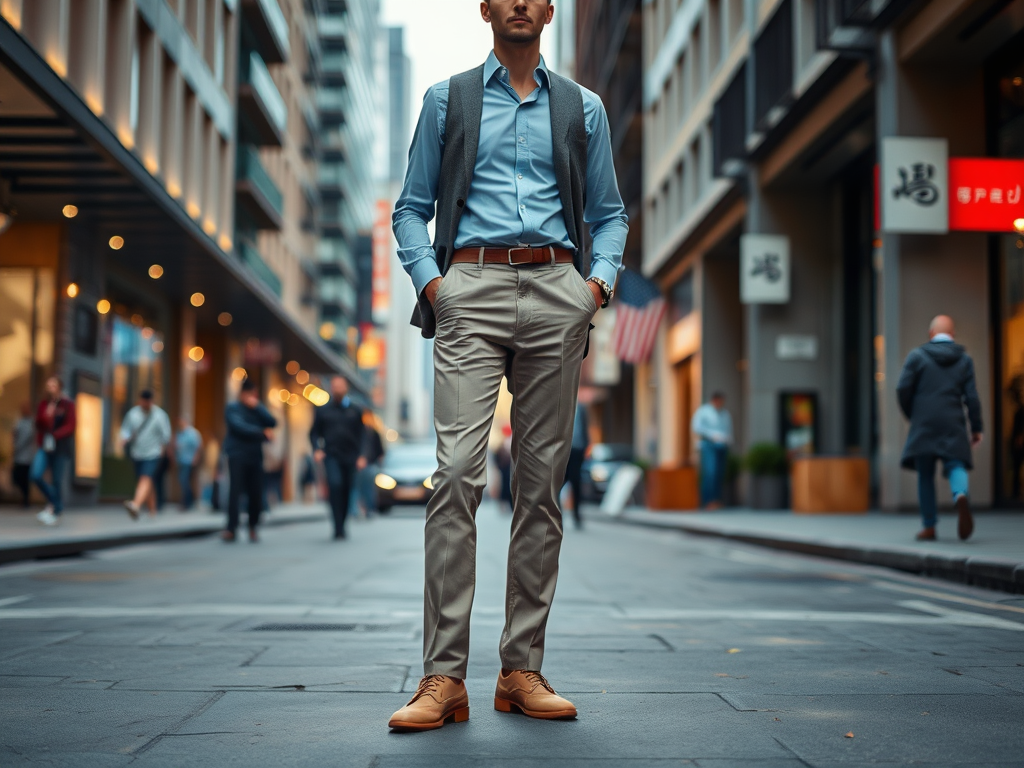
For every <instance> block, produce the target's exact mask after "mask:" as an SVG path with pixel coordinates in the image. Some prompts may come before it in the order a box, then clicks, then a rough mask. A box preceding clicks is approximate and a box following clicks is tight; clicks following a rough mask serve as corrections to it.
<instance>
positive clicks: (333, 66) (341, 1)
mask: <svg viewBox="0 0 1024 768" xmlns="http://www.w3.org/2000/svg"><path fill="white" fill-rule="evenodd" d="M377 6H378V2H377V0H324V2H323V10H324V12H323V14H322V15H320V16H319V17H318V25H317V30H318V33H319V38H320V47H321V50H322V60H321V65H320V69H321V75H320V81H319V86H318V88H317V106H318V108H319V119H320V163H319V171H318V180H319V196H320V209H319V219H318V228H319V232H320V242H319V246H318V251H317V264H318V268H319V271H318V275H317V281H316V282H317V291H316V295H317V299H318V305H319V313H320V316H319V322H318V325H319V332H320V336H321V337H322V338H324V339H325V340H326V341H327V343H328V344H329V345H331V346H332V347H333V348H334V349H336V350H338V351H339V352H344V353H345V354H347V355H349V356H350V357H351V358H352V359H355V356H356V351H357V350H358V346H359V325H358V291H357V286H359V285H360V281H359V275H360V269H361V268H362V271H363V272H364V273H365V271H366V267H367V261H368V259H369V258H370V253H369V245H368V241H369V236H370V230H371V227H372V223H373V200H374V186H373V180H374V169H373V167H372V152H373V142H374V124H375V115H376V111H377V103H376V94H375V93H374V90H373V76H374V58H375V55H376V42H375V41H376V39H377V16H378V13H377ZM361 264H362V267H361V266H360V265H361Z"/></svg>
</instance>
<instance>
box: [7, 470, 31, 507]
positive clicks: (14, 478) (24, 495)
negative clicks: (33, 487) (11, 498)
mask: <svg viewBox="0 0 1024 768" xmlns="http://www.w3.org/2000/svg"><path fill="white" fill-rule="evenodd" d="M31 467H32V465H31V464H15V465H14V467H13V469H11V482H12V483H13V484H14V487H15V488H17V489H18V492H19V493H20V494H21V506H23V507H27V506H28V492H29V487H30V486H29V480H28V475H29V472H28V471H29V469H31Z"/></svg>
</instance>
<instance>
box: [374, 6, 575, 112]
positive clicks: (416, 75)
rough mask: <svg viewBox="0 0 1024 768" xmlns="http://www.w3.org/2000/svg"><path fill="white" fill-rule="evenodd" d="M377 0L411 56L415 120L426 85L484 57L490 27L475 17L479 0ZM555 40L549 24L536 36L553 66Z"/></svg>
mask: <svg viewBox="0 0 1024 768" xmlns="http://www.w3.org/2000/svg"><path fill="white" fill-rule="evenodd" d="M381 5H382V8H381V19H382V21H383V23H384V24H385V25H387V26H389V27H393V26H401V27H405V51H406V53H407V54H408V56H409V58H410V59H411V60H412V102H413V103H412V106H411V107H410V109H411V110H412V111H411V115H410V120H411V123H412V125H415V124H416V119H417V117H419V113H420V104H421V103H422V101H423V94H424V93H425V92H426V90H427V88H429V87H430V86H431V85H433V84H434V83H437V82H440V81H441V80H444V79H445V78H447V77H449V76H450V75H454V74H457V73H459V72H464V71H465V70H467V69H472V68H473V67H475V66H478V65H479V64H482V63H483V62H484V59H486V58H487V54H488V52H489V51H490V50H491V42H492V37H491V28H490V26H488V25H487V24H485V23H484V21H483V19H481V18H480V10H479V9H480V3H479V2H478V0H383V2H382V4H381ZM555 7H556V11H555V19H556V23H557V18H558V11H557V4H556V6H555ZM554 45H555V23H552V25H551V26H550V27H548V28H547V29H545V30H544V34H543V36H542V37H541V51H542V53H543V54H544V58H545V60H546V61H547V62H548V64H549V65H552V66H553V65H554V53H553V51H554Z"/></svg>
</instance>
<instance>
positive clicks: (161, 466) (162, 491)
mask: <svg viewBox="0 0 1024 768" xmlns="http://www.w3.org/2000/svg"><path fill="white" fill-rule="evenodd" d="M170 465H171V460H170V459H168V458H167V457H166V456H161V457H160V458H159V459H158V460H157V465H156V472H155V473H154V474H153V493H154V494H155V495H156V508H157V510H160V509H163V506H164V504H165V503H166V502H167V485H166V483H165V480H166V479H167V468H168V467H169V466H170Z"/></svg>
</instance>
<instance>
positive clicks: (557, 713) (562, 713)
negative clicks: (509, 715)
mask: <svg viewBox="0 0 1024 768" xmlns="http://www.w3.org/2000/svg"><path fill="white" fill-rule="evenodd" d="M494 708H495V709H496V710H498V711H499V712H513V713H515V712H518V713H520V714H523V715H526V716H527V717H534V718H536V719H538V720H572V719H573V718H574V717H576V709H575V708H573V709H556V710H554V711H553V712H538V711H537V710H534V709H526V708H525V707H522V706H520V705H519V704H516V703H515V702H514V701H508V700H507V699H500V698H498V697H497V696H495V697H494Z"/></svg>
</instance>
